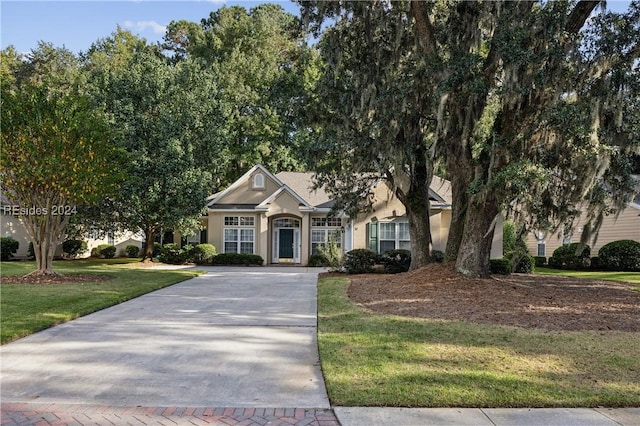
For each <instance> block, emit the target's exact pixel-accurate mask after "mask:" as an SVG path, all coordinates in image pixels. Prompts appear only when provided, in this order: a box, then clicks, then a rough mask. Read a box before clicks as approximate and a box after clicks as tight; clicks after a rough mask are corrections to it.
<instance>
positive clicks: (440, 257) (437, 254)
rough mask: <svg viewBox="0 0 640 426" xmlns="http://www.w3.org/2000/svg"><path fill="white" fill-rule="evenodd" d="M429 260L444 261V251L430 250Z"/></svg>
mask: <svg viewBox="0 0 640 426" xmlns="http://www.w3.org/2000/svg"><path fill="white" fill-rule="evenodd" d="M431 260H432V261H433V262H438V263H442V262H444V253H443V252H441V251H440V250H432V251H431Z"/></svg>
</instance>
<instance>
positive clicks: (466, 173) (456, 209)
mask: <svg viewBox="0 0 640 426" xmlns="http://www.w3.org/2000/svg"><path fill="white" fill-rule="evenodd" d="M460 145H461V144H460V142H454V141H448V142H447V147H448V149H447V151H448V152H447V169H448V170H449V173H450V174H451V195H452V200H451V224H450V225H449V236H448V238H447V246H446V249H445V253H444V260H445V262H452V261H455V260H456V258H457V257H458V253H459V251H460V244H461V242H462V236H463V234H464V227H465V221H466V217H467V212H469V208H468V203H469V184H470V183H471V176H472V173H473V171H472V168H471V158H470V157H471V154H470V153H467V152H464V148H463V147H462V146H460Z"/></svg>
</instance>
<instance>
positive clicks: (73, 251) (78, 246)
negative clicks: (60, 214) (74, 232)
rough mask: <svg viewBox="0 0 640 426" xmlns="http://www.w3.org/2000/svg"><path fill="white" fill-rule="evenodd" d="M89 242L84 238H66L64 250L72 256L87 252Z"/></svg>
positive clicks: (63, 244)
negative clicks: (83, 239)
mask: <svg viewBox="0 0 640 426" xmlns="http://www.w3.org/2000/svg"><path fill="white" fill-rule="evenodd" d="M87 250H88V248H87V242H86V241H82V240H66V241H64V242H63V243H62V251H63V252H64V253H65V254H67V255H68V256H69V257H71V258H75V257H77V256H78V255H81V254H84V253H86V252H87Z"/></svg>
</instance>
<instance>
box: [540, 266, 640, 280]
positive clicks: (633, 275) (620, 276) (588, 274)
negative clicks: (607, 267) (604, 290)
mask: <svg viewBox="0 0 640 426" xmlns="http://www.w3.org/2000/svg"><path fill="white" fill-rule="evenodd" d="M536 274H545V275H560V276H563V277H572V278H586V279H590V280H605V281H622V282H631V283H637V284H640V272H602V271H567V270H564V269H553V268H540V267H538V268H536Z"/></svg>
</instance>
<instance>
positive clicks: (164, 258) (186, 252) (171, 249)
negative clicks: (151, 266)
mask: <svg viewBox="0 0 640 426" xmlns="http://www.w3.org/2000/svg"><path fill="white" fill-rule="evenodd" d="M192 250H193V246H192V245H189V244H187V245H186V246H184V247H182V248H181V247H178V245H177V244H175V243H169V244H165V245H163V246H162V248H161V249H160V256H159V260H160V262H162V263H169V264H171V265H182V264H184V263H189V262H193V254H192Z"/></svg>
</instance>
